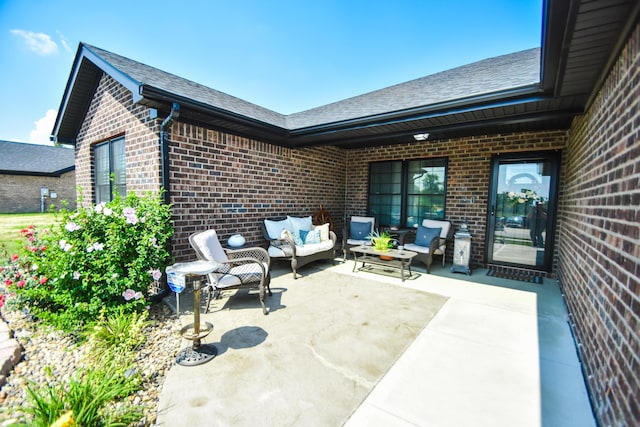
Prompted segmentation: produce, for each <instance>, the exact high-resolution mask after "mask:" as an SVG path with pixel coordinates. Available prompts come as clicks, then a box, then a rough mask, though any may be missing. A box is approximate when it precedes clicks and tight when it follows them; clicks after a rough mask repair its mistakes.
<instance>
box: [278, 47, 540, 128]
mask: <svg viewBox="0 0 640 427" xmlns="http://www.w3.org/2000/svg"><path fill="white" fill-rule="evenodd" d="M538 82H540V48H533V49H528V50H524V51H521V52H516V53H511V54H508V55H502V56H498V57H495V58H489V59H485V60H482V61H479V62H474V63H472V64H468V65H464V66H462V67H457V68H453V69H450V70H447V71H443V72H440V73H436V74H432V75H429V76H426V77H422V78H419V79H415V80H411V81H408V82H405V83H400V84H397V85H394V86H390V87H387V88H384V89H380V90H376V91H373V92H369V93H366V94H364V95H359V96H355V97H353V98H349V99H345V100H343V101H338V102H334V103H331V104H328V105H323V106H321V107H318V108H313V109H310V110H306V111H303V112H300V113H295V114H292V115H290V116H288V117H287V123H288V127H289V128H290V129H297V128H303V127H307V126H314V125H318V124H324V123H332V122H338V121H343V120H351V119H354V118H359V117H367V116H372V115H377V114H386V113H389V112H394V111H401V110H408V109H412V108H416V107H423V106H427V105H434V104H439V103H442V102H446V101H452V100H458V99H465V98H470V97H474V96H478V95H484V94H489V93H493V92H500V91H506V90H511V89H515V88H519V87H525V86H530V85H534V84H537V83H538Z"/></svg>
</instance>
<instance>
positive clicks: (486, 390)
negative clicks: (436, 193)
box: [159, 261, 595, 427]
mask: <svg viewBox="0 0 640 427" xmlns="http://www.w3.org/2000/svg"><path fill="white" fill-rule="evenodd" d="M352 268H353V261H348V262H346V263H337V264H335V265H333V266H332V265H331V264H328V263H327V264H323V263H315V264H312V265H309V266H306V267H305V268H304V269H302V271H301V274H302V277H301V278H299V279H298V280H296V281H292V280H291V281H289V278H290V274H291V273H290V271H288V270H287V269H286V267H285V268H279V267H278V266H276V268H275V270H274V279H273V281H272V286H273V287H274V292H276V294H277V295H275V296H274V300H273V301H271V302H270V305H271V306H272V307H274V312H273V313H272V314H271V315H269V316H267V317H268V318H269V319H268V321H267V320H266V319H260V318H259V317H257V318H255V320H247V319H246V318H241V316H239V315H240V314H243V313H240V312H238V311H237V308H233V307H223V308H220V309H218V311H217V312H216V313H214V317H213V318H214V319H216V322H217V326H216V327H218V326H220V328H221V329H220V330H219V332H220V333H223V332H225V331H227V332H228V331H233V330H234V328H240V327H242V326H243V325H250V326H252V327H257V326H258V325H267V326H268V327H265V326H260V327H261V328H263V329H264V331H265V332H267V333H268V338H266V339H265V342H264V343H260V344H258V345H255V346H252V347H247V348H245V349H243V350H242V351H240V350H238V351H235V350H234V349H233V348H229V347H228V346H225V345H224V344H225V342H226V341H227V339H225V338H224V337H223V336H221V335H215V336H214V341H215V342H216V343H220V344H222V349H223V355H222V357H220V358H219V360H214V361H213V362H211V363H210V365H209V368H206V372H205V371H204V370H203V371H202V372H203V374H196V370H194V369H192V368H183V367H176V368H175V369H172V371H171V373H170V375H171V378H168V379H167V382H166V383H165V390H163V397H161V410H163V411H167V413H170V412H175V413H177V414H180V415H182V416H183V418H182V420H183V421H184V420H186V418H184V417H186V415H187V414H188V413H190V411H191V409H188V410H187V412H185V408H184V405H183V404H182V403H183V402H184V401H188V400H189V396H190V395H189V393H191V390H192V391H194V392H195V391H201V390H211V389H215V388H216V387H215V384H216V381H217V379H218V378H219V377H218V376H217V373H223V372H222V371H224V370H225V369H223V367H222V366H221V365H222V360H223V357H224V358H225V359H227V358H228V359H229V360H231V359H232V357H231V353H233V359H234V360H235V359H238V360H241V359H247V358H249V357H250V354H252V353H255V354H259V355H260V356H259V358H262V360H263V361H264V362H263V363H262V364H263V365H268V366H270V370H269V371H267V372H269V374H268V375H265V371H264V370H250V372H251V373H252V374H253V376H252V377H251V379H248V378H246V377H244V376H235V377H233V380H231V381H230V383H229V387H230V388H229V387H227V390H230V391H229V394H226V395H225V396H226V398H219V397H218V398H212V397H211V396H207V397H204V398H200V399H194V400H193V402H195V403H194V405H196V406H198V405H200V406H201V407H202V408H204V409H205V410H203V411H201V412H200V417H205V419H203V418H199V419H192V418H189V423H188V424H189V425H250V424H252V423H257V422H260V423H264V424H270V425H305V426H306V425H341V424H344V425H346V426H349V427H359V426H390V425H393V426H436V427H448V426H456V427H458V426H474V427H476V426H492V427H495V426H514V425H517V426H533V427H538V426H573V425H576V426H578V425H579V426H595V421H594V418H593V414H592V412H591V407H590V404H589V399H588V395H587V392H586V388H585V385H584V381H583V378H582V373H581V370H580V363H579V361H578V359H577V355H576V352H575V347H574V342H573V338H572V336H571V331H570V329H569V326H568V324H567V319H568V316H567V312H566V307H565V306H564V302H563V300H562V295H561V293H560V290H559V288H558V286H557V283H556V282H554V281H553V280H550V279H545V281H544V284H543V285H538V284H531V283H523V282H517V281H512V280H507V279H501V278H495V277H489V276H486V275H485V274H484V272H482V271H479V272H478V271H476V272H473V274H472V275H471V276H466V275H459V274H453V273H450V272H448V271H447V270H448V269H447V268H441V267H440V268H439V266H435V265H434V266H433V267H432V268H433V271H432V274H426V272H425V271H424V269H422V270H420V269H417V268H414V273H416V274H415V275H414V277H412V278H411V279H409V280H406V281H404V282H402V281H401V280H400V279H399V278H394V277H390V276H388V275H381V274H374V273H367V272H352V271H351V270H352ZM416 270H417V271H416ZM336 273H337V274H336ZM323 281H324V282H325V283H330V282H335V281H343V282H344V283H345V286H346V287H344V288H342V289H343V292H344V290H345V289H350V288H355V287H356V286H357V284H360V283H366V284H367V286H368V287H369V288H371V289H372V290H373V292H375V293H376V294H382V295H381V296H382V299H381V300H380V301H385V300H386V302H387V303H389V302H391V303H392V305H393V304H395V302H394V301H395V300H394V299H393V296H394V295H395V294H397V292H394V291H393V287H396V288H398V289H406V290H413V291H418V294H415V295H420V294H421V293H424V295H433V294H435V295H441V296H444V297H447V298H448V300H447V301H446V302H445V303H444V305H442V307H441V308H440V309H439V311H438V310H436V311H437V314H436V315H435V317H434V318H433V319H432V320H431V321H430V322H427V323H426V326H425V327H424V329H422V330H421V331H418V332H417V333H416V335H415V336H414V337H413V338H410V339H409V341H410V342H409V343H408V344H407V346H406V347H405V350H404V351H401V352H399V354H398V357H397V358H396V360H395V361H394V363H392V366H391V367H390V368H389V369H388V371H386V372H385V373H384V374H383V376H382V377H381V378H380V379H379V380H372V379H371V377H367V375H366V373H364V372H366V370H364V371H363V370H358V369H357V368H356V367H354V366H351V367H349V368H348V369H340V368H339V367H340V366H341V364H342V363H344V360H348V359H350V358H354V359H357V360H358V363H357V364H364V365H367V361H366V359H365V358H363V359H361V358H360V356H361V355H362V352H363V349H362V348H360V344H359V343H358V342H355V341H352V340H351V339H350V338H347V339H345V335H346V333H345V332H340V333H335V332H334V333H329V332H327V333H325V334H315V335H312V336H315V337H316V338H317V337H321V336H322V339H323V340H324V341H326V342H327V343H329V342H335V344H336V346H335V347H331V348H332V350H330V351H328V352H318V351H315V352H314V351H312V349H313V347H314V345H315V344H311V343H310V342H309V341H305V340H307V339H308V338H309V337H308V336H307V335H310V334H308V333H307V330H308V329H309V328H308V327H305V325H309V324H310V323H312V322H313V321H314V319H317V318H322V319H326V321H327V323H328V324H331V322H332V321H333V319H336V318H338V317H339V316H338V314H339V313H341V312H346V313H352V312H356V313H357V312H358V311H360V310H361V309H360V308H358V306H357V305H355V304H354V301H357V298H353V297H352V296H351V297H349V296H347V294H343V295H342V297H335V296H329V295H324V293H323V292H322V290H320V291H317V289H318V288H317V287H316V286H315V285H314V282H320V283H322V282H323ZM375 283H380V284H383V285H385V286H386V287H385V288H384V290H382V291H381V290H380V289H378V287H377V286H375ZM293 289H295V290H296V291H302V292H300V293H297V295H300V296H301V297H302V298H303V299H301V300H297V299H292V298H289V297H290V296H293V292H291V291H292V290H293ZM320 289H321V288H320ZM276 290H277V291H276ZM289 292H291V294H289ZM235 298H236V300H237V298H238V297H235ZM305 298H306V299H311V300H316V301H320V300H321V299H323V298H328V301H329V303H328V304H314V305H312V306H317V307H316V308H314V309H313V310H310V309H307V310H302V311H301V312H298V313H296V314H295V315H293V316H284V313H285V312H291V313H293V311H294V308H295V307H301V306H302V305H303V300H304V299H305ZM233 299H234V298H231V299H230V300H229V301H232V300H233ZM246 304H248V305H249V306H251V309H250V310H249V311H248V312H251V313H258V314H259V313H260V310H259V309H258V308H257V307H258V305H257V302H256V301H249V300H247V301H246ZM414 305H416V304H414ZM418 306H419V305H418ZM243 311H244V310H243ZM392 311H395V313H393V314H389V313H388V312H387V311H386V309H385V310H384V311H379V312H378V315H377V316H374V315H371V314H369V315H367V316H366V318H367V319H368V318H374V317H376V318H382V320H383V321H382V322H381V323H380V325H383V324H388V323H389V321H388V320H389V319H393V318H394V317H395V316H396V313H397V312H402V311H403V308H402V307H401V306H398V307H396V309H395V310H392ZM222 315H224V316H225V319H236V320H235V321H237V323H234V321H232V322H230V323H223V322H222ZM260 316H261V314H260ZM348 317H349V316H347V317H346V318H348ZM225 322H226V321H225ZM265 322H268V323H265ZM340 322H342V323H344V321H339V322H338V323H340ZM356 325H357V324H356ZM276 326H277V327H276ZM279 328H283V329H282V330H283V331H285V332H284V333H282V334H280V333H279V332H276V331H277V330H278V329H279ZM352 329H353V330H355V331H361V329H362V328H359V327H352ZM374 329H376V330H378V331H379V332H381V335H377V336H375V339H374V341H378V342H380V343H385V342H387V341H388V336H385V334H394V332H389V331H383V330H382V327H381V326H380V327H378V328H374ZM272 331H273V333H272ZM323 335H324V336H323ZM349 337H350V335H349ZM272 339H273V341H272ZM311 341H314V338H311ZM301 343H304V344H303V345H300V344H301ZM276 345H277V346H278V347H275V346H276ZM280 345H281V346H280ZM327 346H328V344H327ZM327 348H329V347H327ZM380 348H384V346H382V347H380ZM265 349H266V350H267V351H266V352H265V351H263V350H265ZM300 349H301V350H300ZM300 351H302V352H304V351H310V352H311V353H312V354H313V357H312V358H309V359H306V358H304V357H296V355H299V354H301V353H300ZM335 354H340V355H341V356H339V357H335ZM364 354H367V355H368V356H369V357H370V358H375V357H376V354H377V353H376V350H375V349H374V348H373V347H366V346H365V347H364ZM228 356H229V357H228ZM278 360H280V361H286V363H284V364H282V365H278V364H277V363H276V362H277V361H278ZM305 360H307V362H305ZM309 360H313V363H314V364H309ZM225 362H226V361H225ZM357 364H356V365H357ZM321 366H324V367H327V366H328V367H330V369H329V370H328V371H327V372H326V373H323V374H318V372H321V371H319V370H318V369H319V367H321ZM356 373H357V374H356ZM173 374H177V375H173ZM192 374H193V375H192ZM272 374H273V375H274V376H272ZM192 376H193V378H192ZM287 376H290V377H291V381H292V382H297V385H296V386H295V387H293V386H292V387H291V391H292V392H291V393H283V390H282V384H280V383H279V382H278V381H279V380H278V381H274V378H277V379H280V378H282V377H287ZM345 377H348V378H350V380H351V383H349V384H350V385H347V383H342V382H339V380H340V381H341V380H343V379H344V378H345ZM226 378H228V377H226ZM258 379H259V380H258ZM207 380H208V381H207ZM254 382H255V383H258V384H261V386H260V387H257V388H255V387H254V384H253V383H254ZM180 383H183V384H185V383H186V384H189V386H188V387H187V389H186V390H185V388H184V387H183V386H182V388H181V386H180ZM369 387H371V389H369V390H370V391H368V392H367V393H368V394H367V393H365V394H364V395H363V394H362V390H363V389H367V388H369ZM243 388H244V389H245V390H250V392H249V393H247V396H248V398H247V399H246V400H244V399H243V400H237V399H234V398H233V396H234V393H235V392H238V391H240V390H242V389H243ZM168 393H177V394H176V397H175V399H174V400H173V401H172V402H171V403H169V402H170V399H165V398H164V397H166V395H167V394H168ZM306 393H311V395H313V396H319V395H322V396H323V397H322V398H320V399H319V400H316V401H311V400H310V399H307V398H306V397H304V396H307V394H306ZM181 402H182V403H181ZM344 402H348V406H351V405H353V409H352V410H351V411H352V413H350V416H349V417H347V418H348V419H342V418H340V416H335V415H332V414H333V413H334V412H335V411H338V412H339V411H340V410H341V411H344V410H345V406H344ZM238 405H239V406H240V407H241V408H243V411H244V412H245V413H246V414H249V413H258V414H261V415H262V418H250V417H248V418H246V419H245V418H244V417H236V418H233V419H228V418H227V419H221V418H216V417H215V416H214V415H213V414H217V413H218V411H224V410H227V411H228V410H229V408H231V407H233V406H238ZM279 405H282V406H283V407H286V408H290V407H295V408H296V409H294V410H293V411H290V410H289V409H287V411H286V412H285V413H280V412H277V411H276V412H272V411H271V410H270V409H269V408H271V407H277V406H279ZM318 407H323V408H325V409H324V411H325V412H326V413H327V414H329V415H328V417H327V418H321V416H320V415H317V414H319V413H320V412H314V411H316V409H317V408H318ZM336 408H338V409H336ZM339 408H342V409H339ZM265 410H267V411H268V414H269V415H268V416H266V415H265V413H264V412H263V411H265ZM291 412H293V413H295V414H297V413H300V414H307V415H308V414H311V416H310V417H304V416H303V415H301V416H300V417H295V416H294V417H289V414H290V413H291ZM283 414H286V416H284V415H283ZM206 417H208V418H206ZM159 420H160V421H162V420H164V424H160V425H186V424H184V423H183V424H172V423H171V422H170V420H171V418H170V417H169V416H168V415H167V414H164V415H159ZM173 420H175V418H174V419H173ZM247 420H250V421H247ZM328 420H329V421H328Z"/></svg>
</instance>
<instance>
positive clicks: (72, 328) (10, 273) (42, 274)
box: [0, 193, 173, 332]
mask: <svg viewBox="0 0 640 427" xmlns="http://www.w3.org/2000/svg"><path fill="white" fill-rule="evenodd" d="M79 205H80V203H79ZM58 216H59V218H57V222H56V224H55V225H53V226H52V227H51V228H50V229H43V230H37V229H35V228H34V227H30V228H27V229H23V230H22V231H21V233H22V235H23V236H24V238H25V239H26V240H27V243H26V245H25V247H24V250H23V252H22V253H21V254H14V255H12V256H11V259H10V260H9V261H8V263H7V264H6V265H5V266H4V267H3V268H2V271H0V278H1V279H3V281H4V284H5V288H6V290H7V292H8V293H10V294H11V295H12V296H13V297H14V298H13V301H11V303H12V304H14V305H16V306H17V307H18V308H21V309H27V310H28V311H29V313H30V314H31V315H33V316H35V317H37V318H39V319H41V320H43V321H44V322H46V323H50V324H53V325H54V326H56V327H58V328H61V329H63V330H66V331H69V332H78V331H80V330H81V329H82V328H83V327H84V326H85V325H86V324H91V323H93V322H95V321H96V319H98V317H99V316H100V315H104V316H110V315H113V314H117V313H119V312H121V311H119V310H120V307H123V310H124V312H132V311H139V310H140V309H143V308H144V307H146V306H147V305H148V302H147V299H148V297H149V296H150V293H151V292H150V287H151V286H152V285H153V284H154V283H156V284H157V281H158V280H159V279H160V278H161V276H162V271H164V268H165V267H166V266H167V265H168V264H169V263H170V262H169V258H170V256H169V252H168V242H169V239H170V238H171V235H172V234H173V226H172V223H171V212H170V206H169V205H166V204H163V203H162V201H161V199H160V195H157V196H154V195H152V194H150V193H148V194H146V195H145V196H143V197H139V196H137V195H136V194H135V193H129V194H128V195H127V197H126V198H124V199H123V198H121V197H116V198H115V199H114V200H113V201H111V202H109V203H106V204H105V203H102V204H98V205H96V206H92V207H90V208H82V207H81V208H79V209H78V210H77V211H67V210H62V211H61V212H60V213H59V214H58ZM3 302H4V301H0V303H3Z"/></svg>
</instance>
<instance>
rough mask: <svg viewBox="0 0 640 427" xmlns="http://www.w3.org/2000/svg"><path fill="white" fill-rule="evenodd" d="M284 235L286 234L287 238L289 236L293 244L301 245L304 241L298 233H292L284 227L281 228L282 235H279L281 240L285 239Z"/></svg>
mask: <svg viewBox="0 0 640 427" xmlns="http://www.w3.org/2000/svg"><path fill="white" fill-rule="evenodd" d="M285 236H288V237H289V238H291V240H293V244H294V245H296V246H303V245H304V242H303V241H302V239H301V238H300V233H295V234H294V233H293V232H291V231H289V230H287V229H286V228H285V229H284V230H282V235H281V236H280V238H281V239H282V240H284V239H285Z"/></svg>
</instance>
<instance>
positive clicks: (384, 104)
mask: <svg viewBox="0 0 640 427" xmlns="http://www.w3.org/2000/svg"><path fill="white" fill-rule="evenodd" d="M594 3H598V5H599V6H598V7H597V8H595V7H594V6H593V4H594ZM600 3H602V4H600ZM637 4H638V2H637V0H635V1H634V0H617V1H615V2H605V1H598V2H593V0H576V2H575V5H574V3H573V2H572V3H571V7H569V6H568V5H567V2H563V1H552V0H545V1H544V2H543V17H542V18H543V20H542V47H541V48H540V49H537V48H534V49H529V50H525V51H522V52H516V53H513V54H508V55H503V56H499V57H496V58H490V59H486V60H483V61H479V62H475V63H473V64H469V65H465V66H462V67H458V68H454V69H452V70H448V71H443V72H441V73H437V74H433V75H431V76H426V77H423V78H419V79H415V80H412V81H410V82H405V83H400V84H397V85H394V86H391V87H388V88H384V89H380V90H376V91H372V92H369V93H366V94H363V95H359V96H355V97H353V98H349V99H345V100H340V101H336V102H333V103H331V104H328V105H323V106H318V107H317V108H312V109H310V110H306V111H302V112H298V113H294V114H291V115H283V114H280V113H277V112H275V111H272V110H269V109H267V108H264V107H261V106H259V105H256V104H253V103H250V102H247V101H244V100H242V99H239V98H237V97H234V96H231V95H228V94H226V93H223V92H220V91H218V90H215V89H212V88H209V87H206V86H204V85H201V84H198V83H195V82H192V81H189V80H186V79H183V78H181V77H178V76H175V75H173V74H170V73H166V72H164V71H161V70H158V69H156V68H153V67H150V66H148V65H145V64H142V63H140V62H137V61H134V60H131V59H128V58H125V57H123V56H120V55H117V54H114V53H111V52H108V51H105V50H103V49H100V48H97V47H94V46H90V45H87V44H84V43H81V44H80V46H79V48H78V52H77V54H76V57H75V60H74V64H73V68H72V70H71V73H70V76H69V80H68V81H67V87H66V89H65V92H64V95H63V98H62V102H61V104H60V109H59V111H58V116H57V117H56V122H55V125H54V129H53V135H54V136H55V137H56V138H57V140H58V141H59V142H61V143H70V144H73V143H75V142H76V138H77V135H78V132H79V130H80V126H81V124H82V122H83V120H84V117H85V115H86V112H87V111H88V108H89V105H90V102H91V99H92V97H93V95H94V93H95V89H96V87H97V85H98V83H99V81H100V79H101V77H102V75H103V73H107V74H108V75H110V76H111V77H112V78H114V79H116V80H117V81H118V82H119V83H120V84H122V85H123V86H124V87H126V88H127V89H129V90H130V91H131V94H132V97H133V101H134V103H139V104H141V105H145V106H147V107H149V108H155V109H157V111H158V116H159V117H162V116H163V115H164V116H166V115H168V114H169V112H170V110H171V109H172V105H174V104H179V105H180V118H179V120H180V121H185V122H191V123H196V124H198V125H199V126H203V127H207V128H210V129H219V130H223V131H225V132H228V133H232V134H235V135H240V136H245V137H248V138H253V139H258V140H262V141H265V142H268V143H272V144H277V145H282V146H287V147H304V146H316V145H325V144H327V145H334V146H338V147H345V148H358V147H363V146H373V145H386V144H394V143H406V142H410V141H412V140H413V135H415V134H418V133H429V135H430V137H429V138H430V139H432V138H433V139H444V138H455V137H463V136H470V135H487V134H494V133H509V132H532V131H537V130H551V129H567V128H568V127H569V126H570V124H571V121H572V120H573V118H574V117H575V116H576V115H578V114H582V113H583V112H584V110H585V106H586V105H587V104H588V102H590V101H589V99H590V97H592V96H593V94H594V93H596V91H595V90H594V89H596V88H597V87H598V85H599V84H601V81H600V80H599V76H603V75H605V74H606V73H605V71H607V70H608V69H609V68H610V67H611V66H612V64H611V63H610V62H609V61H610V58H612V57H615V56H616V55H615V53H616V52H618V51H619V50H620V49H621V47H622V45H621V44H620V43H619V41H620V40H624V39H625V37H626V35H628V33H629V31H631V29H632V28H634V27H633V25H634V24H633V23H634V22H636V21H637V17H638V16H639V15H640V7H638V5H637ZM602 28H605V29H606V30H607V31H602Z"/></svg>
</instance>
